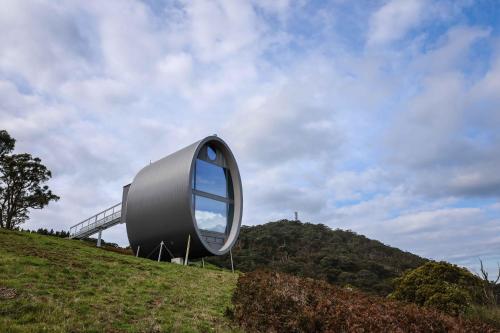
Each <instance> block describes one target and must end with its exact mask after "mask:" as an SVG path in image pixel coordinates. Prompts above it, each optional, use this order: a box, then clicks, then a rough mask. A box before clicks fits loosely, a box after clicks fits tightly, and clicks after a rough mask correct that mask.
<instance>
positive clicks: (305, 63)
mask: <svg viewBox="0 0 500 333" xmlns="http://www.w3.org/2000/svg"><path fill="white" fill-rule="evenodd" d="M499 8H500V5H499V4H498V3H497V1H451V0H450V1H446V0H444V1H429V0H399V1H396V0H392V1H365V2H363V1H342V0H336V1H329V2H328V1H315V2H307V1H295V2H292V1H286V0H280V1H264V0H255V1H233V0H231V1H229V0H226V1H164V2H156V1H154V2H153V1H132V0H123V1H122V0H120V1H106V2H100V3H92V2H88V1H81V2H80V1H71V2H65V1H57V2H55V1H36V2H35V1H34V2H30V1H22V2H21V1H6V2H4V3H3V5H2V8H0V29H1V31H2V36H1V37H0V42H1V43H0V48H1V50H0V127H1V128H5V129H7V130H8V131H9V132H11V134H12V135H13V136H14V137H16V138H17V140H18V145H17V150H18V151H29V152H32V153H33V154H35V155H37V156H39V157H41V158H42V160H43V161H44V163H46V164H47V165H48V166H49V167H50V168H51V170H52V171H53V174H54V177H53V179H52V180H51V183H50V184H51V187H52V188H53V189H54V191H55V192H56V193H57V194H59V195H60V196H61V198H62V199H61V200H60V201H59V202H57V203H55V204H52V205H50V206H49V207H48V208H47V209H45V210H43V211H37V212H34V213H33V214H32V218H31V220H30V222H29V223H28V224H27V227H30V228H38V227H48V228H54V229H68V228H69V226H70V225H72V224H74V223H76V222H78V221H79V220H82V219H84V218H86V217H87V216H90V215H92V214H93V213H95V212H97V211H99V210H101V209H104V208H106V207H107V206H111V205H113V204H114V203H116V202H119V201H120V198H121V187H122V186H123V185H124V184H127V183H129V182H130V181H131V180H132V178H133V176H134V175H135V173H136V172H137V171H138V170H139V169H140V168H141V167H142V166H144V165H145V164H148V163H149V161H150V160H153V161H154V160H157V159H159V158H161V157H163V156H165V155H167V154H169V153H171V152H174V151H175V150H177V149H179V148H182V147H184V146H186V145H188V144H190V143H192V142H194V141H196V140H199V139H201V138H203V137H204V136H207V135H211V134H214V133H216V134H218V135H219V136H221V137H222V138H224V139H225V140H226V141H227V142H228V143H229V145H230V146H231V147H232V149H233V151H234V154H235V156H236V158H237V159H238V161H239V164H240V168H241V173H242V177H243V186H244V195H245V210H244V217H243V218H244V220H243V221H244V222H243V223H244V224H247V225H253V224H260V223H264V222H266V221H270V220H277V219H281V218H292V217H293V212H294V211H298V212H299V216H300V218H301V219H302V220H303V221H311V222H314V223H324V224H326V225H329V226H330V227H332V228H342V229H351V230H354V231H356V232H358V233H360V234H365V235H367V236H368V237H371V238H375V239H379V240H381V241H383V242H384V243H386V244H389V245H392V246H396V247H399V248H401V249H404V250H408V251H411V252H414V253H417V254H419V255H422V256H426V257H429V258H433V259H438V260H441V259H444V260H449V261H451V262H454V263H457V264H461V265H465V266H467V267H469V268H470V269H472V270H476V271H477V266H478V259H479V258H482V259H483V260H484V261H486V262H487V265H488V266H489V268H490V270H494V269H495V267H496V263H497V262H498V261H500V201H499V197H500V172H499V170H500V110H499V107H498V106H499V105H500V104H499V102H500V94H499V92H500V38H499V34H500V24H499V22H498V18H499V17H500V9H499ZM104 237H105V239H107V240H110V241H115V242H119V243H121V244H125V243H126V232H125V228H124V227H123V226H119V227H117V228H114V229H111V230H108V231H106V232H105V234H104Z"/></svg>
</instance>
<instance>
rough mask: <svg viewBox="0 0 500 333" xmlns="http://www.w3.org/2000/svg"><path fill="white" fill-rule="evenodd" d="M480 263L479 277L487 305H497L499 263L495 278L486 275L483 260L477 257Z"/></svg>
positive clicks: (499, 297) (499, 295) (499, 274)
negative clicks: (491, 278)
mask: <svg viewBox="0 0 500 333" xmlns="http://www.w3.org/2000/svg"><path fill="white" fill-rule="evenodd" d="M479 262H480V263H481V275H480V277H481V279H482V280H483V294H484V297H485V298H486V300H487V302H488V305H497V304H498V303H499V302H500V284H499V283H498V282H499V281H500V265H498V274H497V277H496V279H494V280H491V281H490V278H489V276H488V271H487V270H486V269H484V266H483V261H482V260H481V259H479Z"/></svg>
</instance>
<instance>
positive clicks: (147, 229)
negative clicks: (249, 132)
mask: <svg viewBox="0 0 500 333" xmlns="http://www.w3.org/2000/svg"><path fill="white" fill-rule="evenodd" d="M206 144H210V145H211V146H213V147H215V148H216V149H218V150H219V151H221V152H222V154H223V155H224V157H225V159H226V162H227V168H228V169H229V171H230V173H231V177H232V186H233V191H234V213H233V219H232V221H231V222H229V224H230V225H231V229H230V231H229V234H228V237H227V240H226V242H225V244H224V245H223V246H222V247H221V248H220V249H218V250H217V249H214V248H213V247H210V246H209V245H208V243H207V242H206V241H205V240H204V238H203V237H202V236H201V234H200V230H199V229H198V226H197V223H196V220H195V213H194V208H193V192H192V176H193V172H194V168H195V161H196V158H197V156H198V153H199V151H200V149H201V148H202V147H203V146H205V145H206ZM125 206H126V216H124V219H125V222H126V225H127V234H128V238H129V241H130V246H131V247H132V250H133V251H134V253H137V249H138V246H140V248H139V256H140V257H148V258H151V259H157V258H158V254H159V253H158V251H159V244H160V242H161V241H163V242H164V244H165V245H166V247H167V249H168V250H165V249H163V251H162V259H163V260H169V259H170V258H171V257H184V256H185V253H186V246H187V240H188V236H189V235H190V237H191V245H190V250H189V258H193V259H194V258H200V257H204V256H211V255H222V254H225V253H227V252H228V251H229V250H230V249H231V247H232V246H233V245H234V243H235V242H236V239H237V238H238V234H239V230H240V225H241V216H242V209H243V195H242V187H241V179H240V174H239V170H238V166H237V164H236V160H235V159H234V156H233V154H232V152H231V150H230V149H229V147H228V146H227V144H226V143H225V142H224V141H223V140H222V139H220V138H219V137H217V136H209V137H207V138H205V139H203V140H200V141H198V142H196V143H194V144H192V145H190V146H188V147H186V148H184V149H181V150H179V151H177V152H175V153H173V154H171V155H169V156H167V157H164V158H162V159H161V160H159V161H156V162H154V163H152V164H150V165H148V166H146V167H145V168H143V169H142V170H141V171H139V173H138V174H137V175H136V176H135V178H134V180H133V182H132V184H131V185H130V188H129V190H128V195H127V200H126V205H125ZM169 251H170V252H171V255H170V254H169Z"/></svg>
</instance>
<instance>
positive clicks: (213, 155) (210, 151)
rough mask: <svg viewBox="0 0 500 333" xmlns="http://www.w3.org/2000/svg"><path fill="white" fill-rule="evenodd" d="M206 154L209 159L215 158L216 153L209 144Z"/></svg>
mask: <svg viewBox="0 0 500 333" xmlns="http://www.w3.org/2000/svg"><path fill="white" fill-rule="evenodd" d="M207 156H208V159H209V160H210V161H215V160H216V159H217V153H216V152H215V150H214V149H213V148H212V147H210V146H208V147H207Z"/></svg>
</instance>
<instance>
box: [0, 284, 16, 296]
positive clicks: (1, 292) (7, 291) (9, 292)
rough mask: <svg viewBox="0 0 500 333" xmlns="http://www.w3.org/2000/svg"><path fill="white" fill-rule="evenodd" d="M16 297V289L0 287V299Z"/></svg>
mask: <svg viewBox="0 0 500 333" xmlns="http://www.w3.org/2000/svg"><path fill="white" fill-rule="evenodd" d="M16 297H17V291H16V289H14V288H7V287H0V299H13V298H16Z"/></svg>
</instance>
